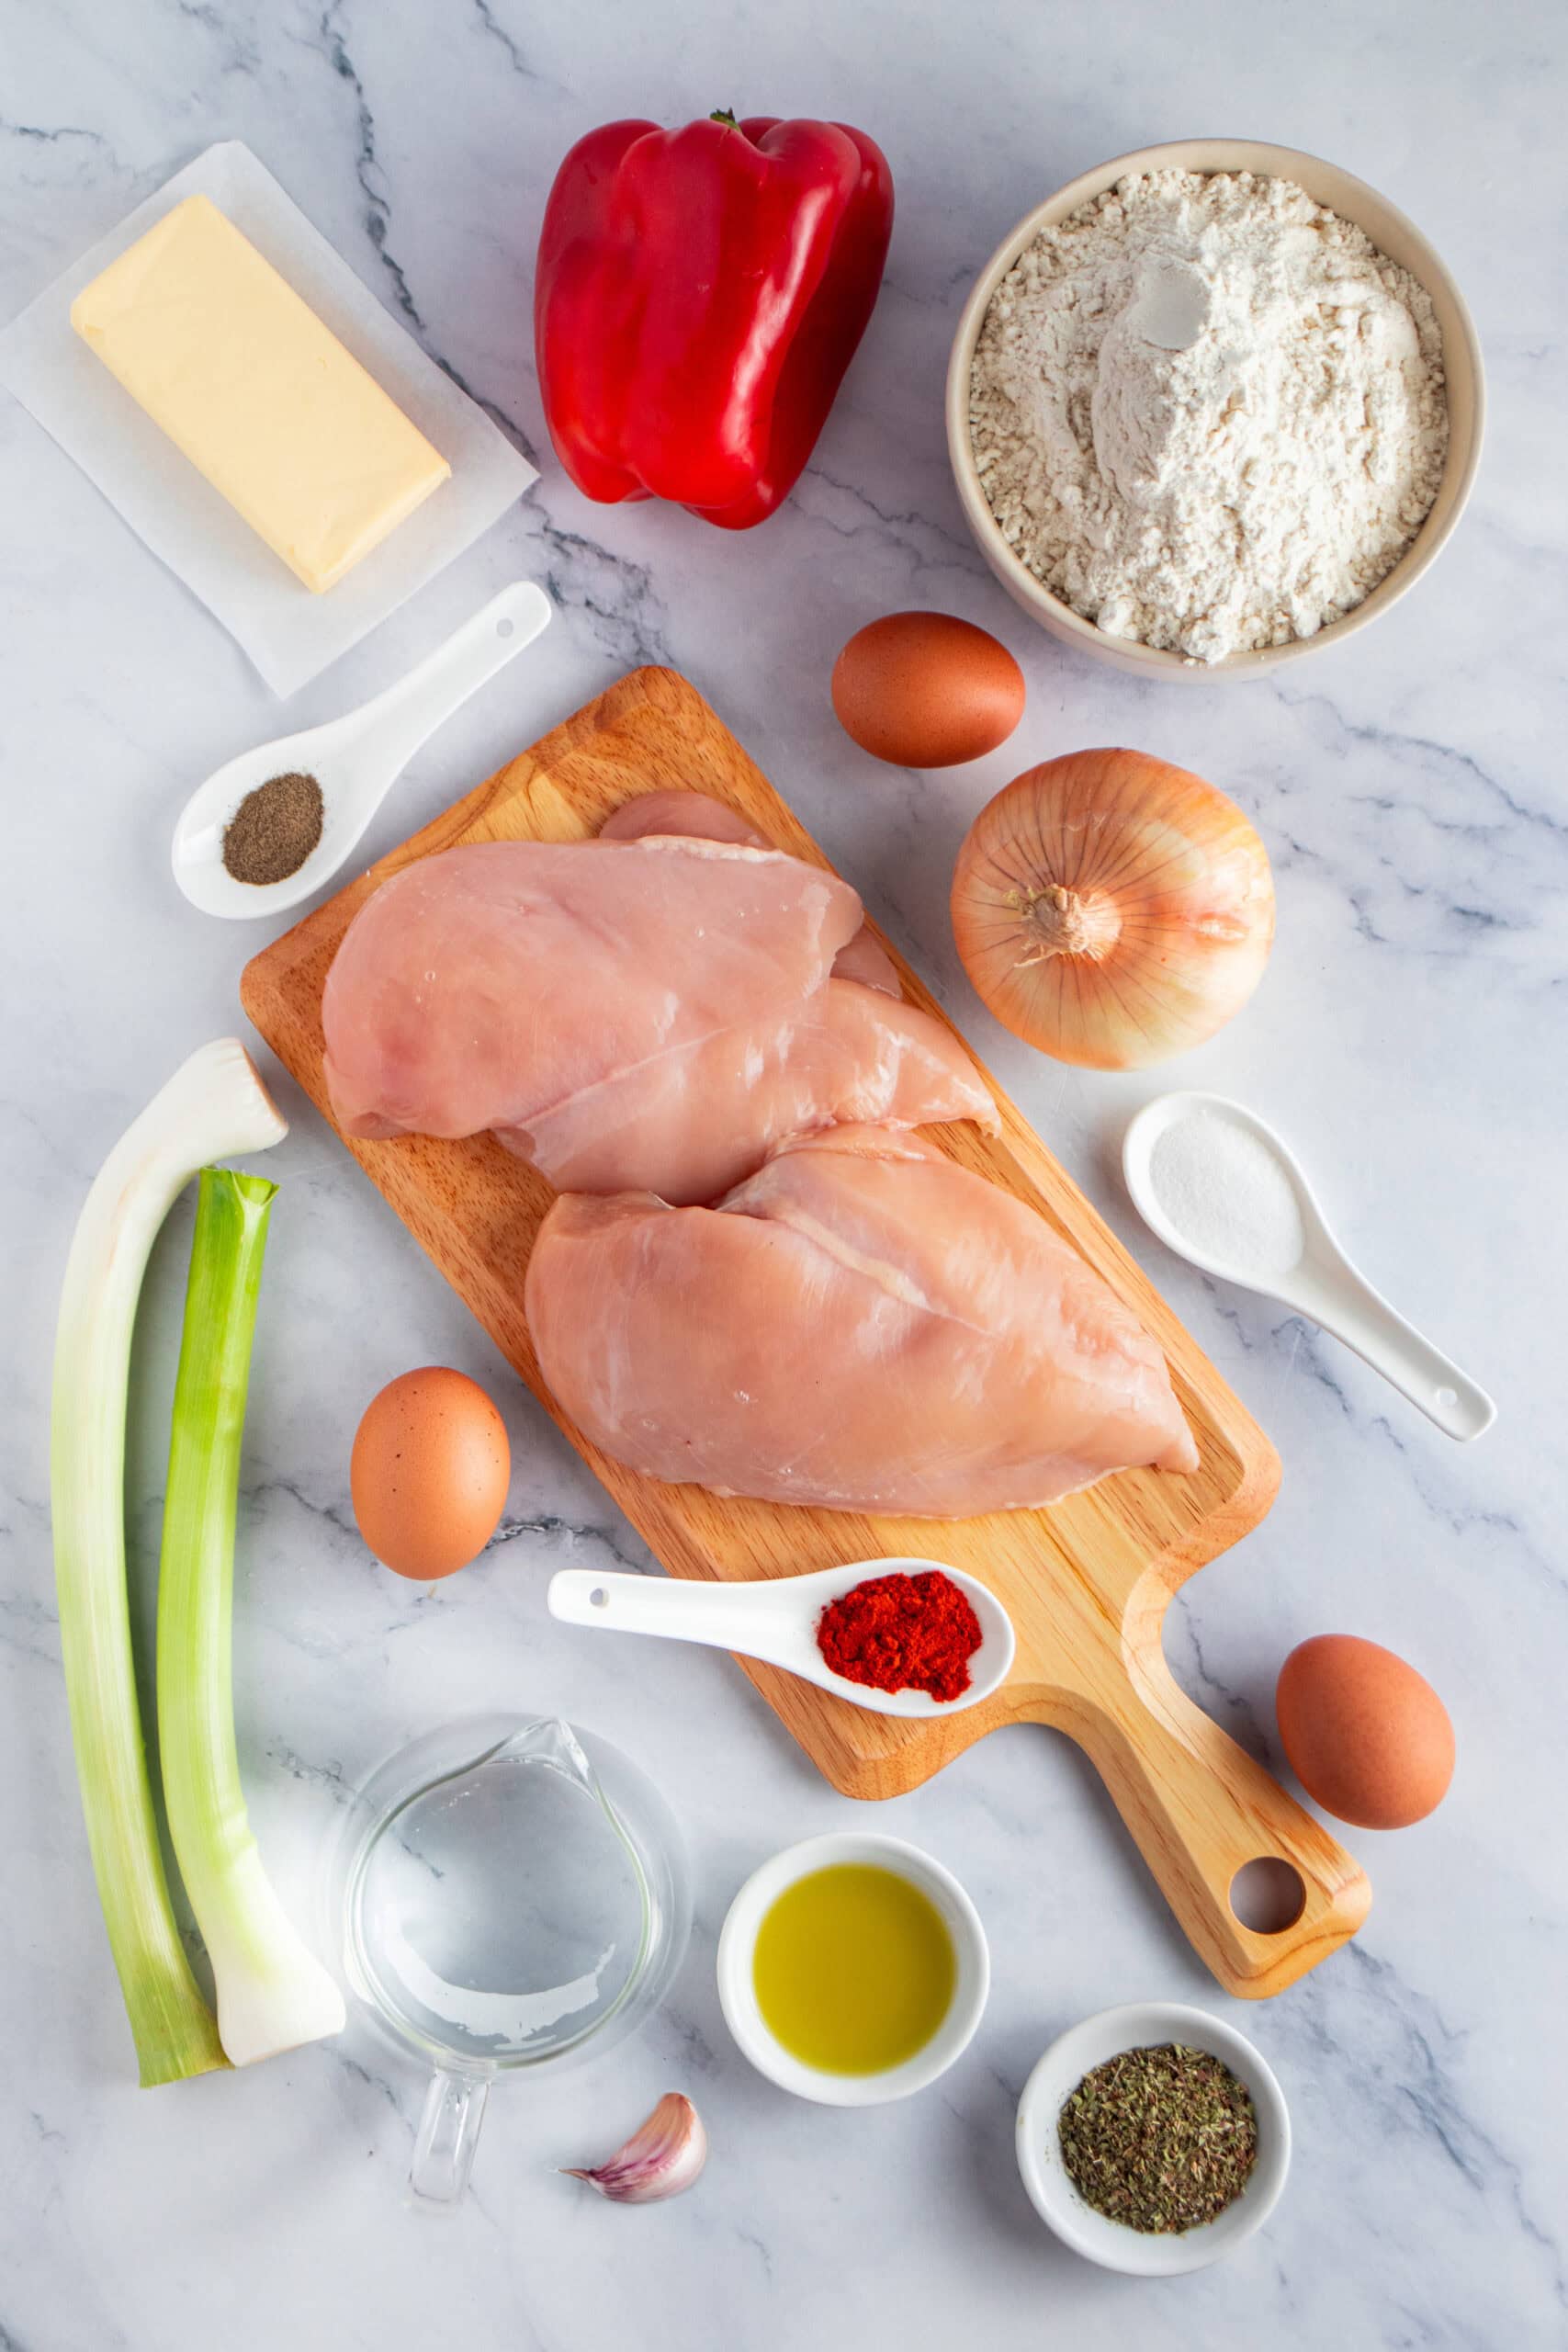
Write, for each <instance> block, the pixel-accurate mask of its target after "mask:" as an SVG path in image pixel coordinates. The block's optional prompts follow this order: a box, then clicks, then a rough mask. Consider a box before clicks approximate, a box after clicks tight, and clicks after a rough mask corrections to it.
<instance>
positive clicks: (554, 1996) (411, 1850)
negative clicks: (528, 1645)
mask: <svg viewBox="0 0 1568 2352" xmlns="http://www.w3.org/2000/svg"><path fill="white" fill-rule="evenodd" d="M351 1911H352V1933H353V1937H354V1941H355V1944H356V1945H357V1947H358V1952H357V1957H358V1959H359V1962H360V1964H361V1967H362V1969H363V1972H364V1974H365V1977H366V1979H367V1984H368V1986H369V1989H370V1990H371V1991H372V1992H373V1995H374V1997H375V1998H376V1999H377V2000H378V2001H379V2003H380V2004H381V2006H382V2007H384V2008H385V2009H386V2011H387V2012H388V2015H389V2018H390V2019H391V2020H392V2022H393V2023H395V2024H397V2025H399V2026H400V2028H401V2029H402V2030H403V2031H404V2032H405V2033H408V2034H411V2035H412V2037H413V2038H414V2039H415V2040H418V2041H423V2042H425V2043H427V2044H434V2045H435V2046H436V2047H437V2048H438V2049H439V2050H441V2051H445V2052H448V2053H450V2054H451V2055H452V2056H453V2057H456V2058H457V2059H459V2060H464V2061H467V2062H468V2063H469V2064H480V2065H483V2064H528V2063H531V2062H532V2063H537V2062H540V2061H542V2060H544V2059H547V2058H551V2057H556V2056H558V2055H560V2054H561V2053H562V2052H565V2051H567V2050H570V2049H571V2048H573V2047H574V2046H575V2045H576V2044H578V2043H579V2042H581V2041H584V2040H586V2038H587V2037H588V2036H589V2035H590V2034H592V2033H593V2032H595V2031H596V2030H598V2029H599V2027H601V2026H602V2025H604V2024H605V2023H606V2022H607V2021H608V2019H609V2018H611V2017H612V2016H614V2015H615V2011H616V2010H617V2009H618V2008H619V2007H620V2006H621V2004H622V2002H623V2001H624V2000H625V1999H626V1996H628V1994H629V1993H630V1992H631V1990H632V1989H633V1987H634V1985H636V1983H637V1978H638V1975H639V1973H640V1972H641V1969H642V1966H643V1962H644V1959H645V1957H646V1952H647V1947H648V1938H649V1890H648V1886H647V1883H646V1881H645V1879H644V1876H643V1871H642V1869H641V1866H640V1864H639V1862H638V1860H637V1856H636V1854H635V1853H634V1852H633V1850H632V1849H631V1847H630V1845H629V1844H628V1842H627V1840H626V1837H625V1835H624V1834H623V1832H622V1830H621V1828H620V1826H619V1825H618V1823H617V1822H616V1820H615V1815H614V1814H613V1812H612V1811H611V1810H610V1808H609V1805H608V1804H607V1802H606V1800H605V1799H604V1795H603V1793H602V1792H601V1791H600V1788H599V1784H598V1781H597V1780H596V1779H595V1777H594V1774H593V1770H592V1766H591V1765H590V1764H589V1762H588V1759H587V1758H586V1756H585V1755H584V1754H583V1752H582V1749H581V1747H580V1746H579V1745H578V1743H577V1741H576V1739H575V1738H574V1737H573V1736H572V1734H571V1732H570V1729H569V1728H568V1727H567V1726H566V1725H565V1724H560V1723H553V1724H535V1725H533V1726H531V1727H530V1728H529V1729H528V1730H527V1731H525V1732H524V1733H521V1734H519V1735H518V1736H515V1737H514V1738H513V1739H509V1740H507V1741H505V1742H503V1743H502V1745H501V1746H500V1747H496V1748H494V1749H492V1750H491V1751H490V1752H489V1753H487V1754H486V1755H484V1756H481V1757H479V1758H476V1759H475V1760H474V1761H473V1762H471V1763H469V1764H467V1765H465V1766H463V1767H462V1768H461V1769H460V1770H457V1771H456V1772H454V1773H451V1774H450V1775H448V1776H447V1777H446V1778H445V1779H443V1780H440V1781H435V1782H434V1784H433V1785H432V1786H430V1787H429V1788H426V1789H423V1790H422V1791H421V1792H419V1793H418V1794H417V1795H416V1796H414V1797H412V1798H411V1799H410V1800H409V1802H408V1803H407V1804H403V1805H402V1806H400V1808H399V1809H398V1811H397V1812H395V1813H394V1814H393V1815H391V1816H390V1818H389V1820H388V1821H387V1822H386V1824H385V1825H384V1826H383V1827H382V1829H381V1832H380V1834H379V1836H378V1837H377V1838H376V1839H375V1840H374V1842H373V1843H372V1845H371V1846H370V1848H369V1849H368V1850H367V1853H366V1855H365V1858H364V1860H363V1862H362V1865H361V1868H360V1871H359V1883H358V1886H357V1888H356V1889H355V1894H354V1897H353V1902H352V1906H351Z"/></svg>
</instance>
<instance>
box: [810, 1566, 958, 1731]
mask: <svg viewBox="0 0 1568 2352" xmlns="http://www.w3.org/2000/svg"><path fill="white" fill-rule="evenodd" d="M980 1641H981V1634H980V1620H979V1619H978V1617H976V1614H975V1611H974V1610H973V1608H972V1607H971V1605H970V1602H969V1599H968V1596H967V1594H965V1593H964V1592H963V1591H962V1590H961V1589H959V1587H958V1586H957V1585H955V1584H954V1583H953V1578H952V1577H944V1576H943V1575H942V1570H941V1569H940V1568H923V1569H922V1570H921V1571H920V1572H919V1575H918V1576H912V1577H909V1576H888V1577H866V1579H865V1581H864V1582H863V1584H857V1585H856V1586H854V1588H853V1589H852V1590H851V1591H849V1592H846V1593H845V1594H844V1595H843V1596H842V1598H841V1599H840V1600H834V1601H830V1602H829V1605H828V1607H827V1608H826V1609H824V1611H822V1614H821V1616H820V1618H819V1619H818V1624H817V1646H818V1649H819V1650H820V1651H821V1653H822V1655H823V1657H824V1658H825V1659H826V1660H827V1662H828V1664H829V1666H830V1667H831V1668H832V1669H833V1671H834V1673H835V1674H841V1675H843V1676H844V1677H845V1678H846V1679H847V1680H849V1681H851V1682H865V1683H869V1684H870V1686H871V1688H872V1689H873V1690H874V1691H925V1692H926V1693H927V1695H928V1696H929V1697H931V1698H932V1699H939V1700H947V1699H957V1698H960V1697H962V1695H963V1693H964V1691H967V1690H968V1688H969V1660H970V1657H972V1656H973V1654H974V1652H975V1651H976V1650H977V1649H978V1648H979V1646H980Z"/></svg>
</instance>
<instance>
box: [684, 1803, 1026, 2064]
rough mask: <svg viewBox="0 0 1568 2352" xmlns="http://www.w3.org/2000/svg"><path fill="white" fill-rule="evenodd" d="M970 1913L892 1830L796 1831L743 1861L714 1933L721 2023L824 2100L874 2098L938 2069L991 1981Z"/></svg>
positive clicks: (980, 2007) (752, 2054) (959, 1892)
mask: <svg viewBox="0 0 1568 2352" xmlns="http://www.w3.org/2000/svg"><path fill="white" fill-rule="evenodd" d="M990 1984H991V1960H990V1951H989V1948H988V1947H987V1942H986V1931H985V1929H984V1928H982V1926H981V1925H980V1917H979V1914H978V1912H977V1911H976V1908H975V1905H973V1904H972V1903H971V1902H970V1900H969V1897H968V1896H967V1894H964V1889H963V1888H962V1887H961V1886H960V1885H959V1883H958V1881H957V1880H956V1879H955V1878H954V1877H953V1873H952V1871H948V1870H944V1869H943V1867H942V1864H941V1863H940V1862H938V1861H935V1860H933V1859H932V1858H931V1855H930V1854H925V1853H922V1852H921V1851H920V1849H919V1847H918V1846H910V1845H908V1844H907V1843H906V1842H905V1840H904V1839H903V1838H884V1837H880V1836H877V1835H875V1834H874V1833H873V1832H871V1831H862V1830H844V1831H840V1832H837V1833H835V1834H832V1835H829V1836H828V1837H824V1838H807V1839H806V1840H805V1842H804V1843H803V1844H801V1845H798V1846H791V1847H789V1848H787V1849H786V1850H785V1851H784V1853H782V1854H775V1855H774V1856H773V1860H771V1861H767V1862H764V1863H763V1864H762V1865H761V1869H760V1870H756V1871H752V1873H751V1875H750V1878H749V1879H748V1880H747V1881H746V1883H745V1885H744V1886H743V1887H742V1888H741V1889H740V1892H739V1894H738V1895H737V1896H736V1898H735V1900H734V1902H733V1903H732V1904H731V1905H730V1906H729V1913H728V1917H727V1918H726V1920H725V1923H724V1929H723V1932H722V1934H721V1935H720V1937H719V1940H718V1997H719V2003H720V2006H721V2007H722V2008H723V2010H724V2018H725V2023H726V2024H727V2025H728V2028H729V2030H730V2032H731V2033H732V2034H733V2035H734V2037H735V2040H736V2041H737V2043H738V2044H739V2048H740V2050H741V2052H742V2053H743V2054H744V2055H745V2056H746V2057H747V2058H749V2059H750V2062H751V2064H752V2065H753V2066H755V2067H756V2069H757V2071H758V2073H759V2074H762V2075H766V2076H767V2077H768V2080H769V2081H770V2082H773V2083H777V2084H778V2086H779V2087H780V2088H781V2089H782V2090H786V2091H793V2092H794V2093H795V2096H796V2098H809V2099H816V2100H817V2101H818V2102H819V2104H820V2105H822V2106H824V2107H880V2106H882V2105H883V2104H884V2103H885V2102H886V2101H888V2100H890V2099H896V2098H908V2097H909V2095H910V2093H911V2092H913V2091H919V2090H923V2089H924V2088H925V2087H926V2086H927V2084H928V2083H934V2082H935V2081H936V2079H937V2077H938V2075H944V2074H945V2073H946V2072H947V2069H948V2068H949V2067H950V2066H951V2065H952V2064H953V2061H954V2059H955V2058H958V2057H959V2056H961V2055H962V2053H963V2052H964V2050H966V2049H967V2048H968V2046H969V2043H970V2041H972V2040H973V2038H974V2034H975V2029H976V2026H977V2025H978V2024H979V2022H980V2018H981V2015H982V2013H983V2011H984V2009H985V2007H986V1997H987V1994H988V1992H989V1991H990Z"/></svg>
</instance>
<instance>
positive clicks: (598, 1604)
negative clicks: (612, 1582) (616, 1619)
mask: <svg viewBox="0 0 1568 2352" xmlns="http://www.w3.org/2000/svg"><path fill="white" fill-rule="evenodd" d="M588 1602H589V1606H590V1608H592V1609H608V1607H609V1606H610V1596H609V1594H608V1593H607V1592H606V1591H605V1589H604V1586H603V1585H602V1584H596V1585H595V1586H594V1588H593V1589H592V1592H591V1593H590V1594H589V1596H588Z"/></svg>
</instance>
